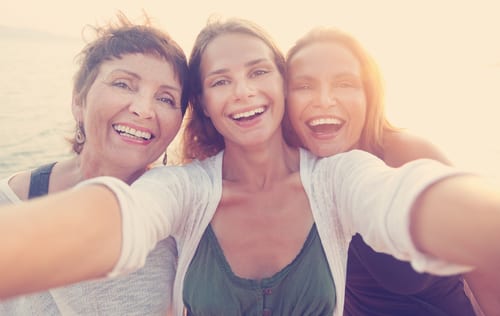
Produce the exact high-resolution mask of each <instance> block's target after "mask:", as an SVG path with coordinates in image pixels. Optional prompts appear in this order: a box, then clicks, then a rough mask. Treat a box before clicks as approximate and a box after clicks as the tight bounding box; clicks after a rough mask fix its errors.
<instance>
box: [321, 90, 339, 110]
mask: <svg viewBox="0 0 500 316" xmlns="http://www.w3.org/2000/svg"><path fill="white" fill-rule="evenodd" d="M317 101H318V102H317V105H318V106H320V107H332V106H335V105H337V98H336V96H335V93H334V91H333V89H332V88H331V87H330V86H323V87H321V89H320V90H319V92H318V99H317Z"/></svg>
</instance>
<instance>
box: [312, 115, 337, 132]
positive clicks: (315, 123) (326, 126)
mask: <svg viewBox="0 0 500 316" xmlns="http://www.w3.org/2000/svg"><path fill="white" fill-rule="evenodd" d="M344 124H345V121H344V120H341V119H338V118H334V117H328V118H326V117H324V118H317V119H313V120H310V121H309V122H307V126H309V128H310V129H311V130H312V131H313V132H314V133H322V134H326V133H335V132H338V131H339V130H340V129H341V128H342V126H344Z"/></svg>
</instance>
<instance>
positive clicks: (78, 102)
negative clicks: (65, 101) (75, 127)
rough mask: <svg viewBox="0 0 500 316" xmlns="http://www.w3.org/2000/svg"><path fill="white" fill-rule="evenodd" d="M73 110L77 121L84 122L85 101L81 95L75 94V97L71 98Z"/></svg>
mask: <svg viewBox="0 0 500 316" xmlns="http://www.w3.org/2000/svg"><path fill="white" fill-rule="evenodd" d="M71 112H72V113H73V117H74V118H75V121H77V122H83V102H82V99H81V97H79V96H76V95H75V94H73V98H72V100H71Z"/></svg>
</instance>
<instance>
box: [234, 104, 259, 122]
mask: <svg viewBox="0 0 500 316" xmlns="http://www.w3.org/2000/svg"><path fill="white" fill-rule="evenodd" d="M265 111H266V107H264V106H261V107H258V108H256V109H253V110H250V111H246V112H241V113H236V114H231V115H230V117H231V118H232V119H233V120H235V121H239V122H241V121H250V120H253V119H254V118H256V117H258V116H260V115H262V113H264V112H265Z"/></svg>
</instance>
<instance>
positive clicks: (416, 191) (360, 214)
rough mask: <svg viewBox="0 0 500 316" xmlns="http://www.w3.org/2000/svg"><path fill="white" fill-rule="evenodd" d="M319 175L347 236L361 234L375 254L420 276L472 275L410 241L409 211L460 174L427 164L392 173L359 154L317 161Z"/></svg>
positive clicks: (361, 152)
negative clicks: (395, 260)
mask: <svg viewBox="0 0 500 316" xmlns="http://www.w3.org/2000/svg"><path fill="white" fill-rule="evenodd" d="M316 171H317V172H318V171H319V172H320V173H322V175H321V177H322V181H321V182H323V183H325V182H326V181H328V182H327V185H326V186H324V190H331V191H330V196H331V193H332V192H333V194H334V196H333V199H334V205H335V209H336V211H337V212H338V214H339V217H340V222H341V223H342V224H343V225H344V229H345V230H346V231H347V232H349V234H351V235H352V234H355V233H356V232H359V233H360V234H361V235H362V236H363V239H364V240H365V242H366V243H367V244H369V245H370V246H371V247H373V249H375V250H376V251H379V252H385V253H388V254H390V255H393V256H395V257H396V258H398V259H401V260H406V261H410V262H411V264H412V266H413V268H414V269H415V270H417V271H425V272H430V273H433V274H443V275H449V274H456V273H461V272H464V271H468V270H470V267H467V266H463V265H456V264H451V263H449V262H444V261H442V260H439V259H437V258H433V257H431V256H428V255H425V254H423V253H421V252H419V251H418V250H417V249H416V247H415V245H414V243H413V241H412V238H411V235H410V211H411V209H412V205H413V203H414V202H415V201H416V199H417V197H418V196H419V195H420V194H421V193H422V192H423V191H424V190H425V189H426V188H428V187H429V186H430V185H432V184H433V183H436V182H437V181H439V180H441V179H444V178H446V177H451V176H454V175H458V174H461V172H460V171H457V170H456V169H453V168H451V167H448V166H445V165H443V164H440V163H438V162H436V161H433V160H427V159H422V160H417V161H413V162H411V163H408V164H406V165H404V166H402V167H401V168H390V167H388V166H387V165H385V164H384V163H383V161H381V160H379V159H378V158H376V157H375V156H372V155H371V154H368V153H366V152H363V151H357V150H356V151H351V152H349V153H346V154H341V155H337V156H335V157H332V158H327V159H324V160H319V161H318V166H317V170H316ZM328 179H329V180H328ZM316 181H317V180H316ZM327 193H328V192H325V194H327Z"/></svg>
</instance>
